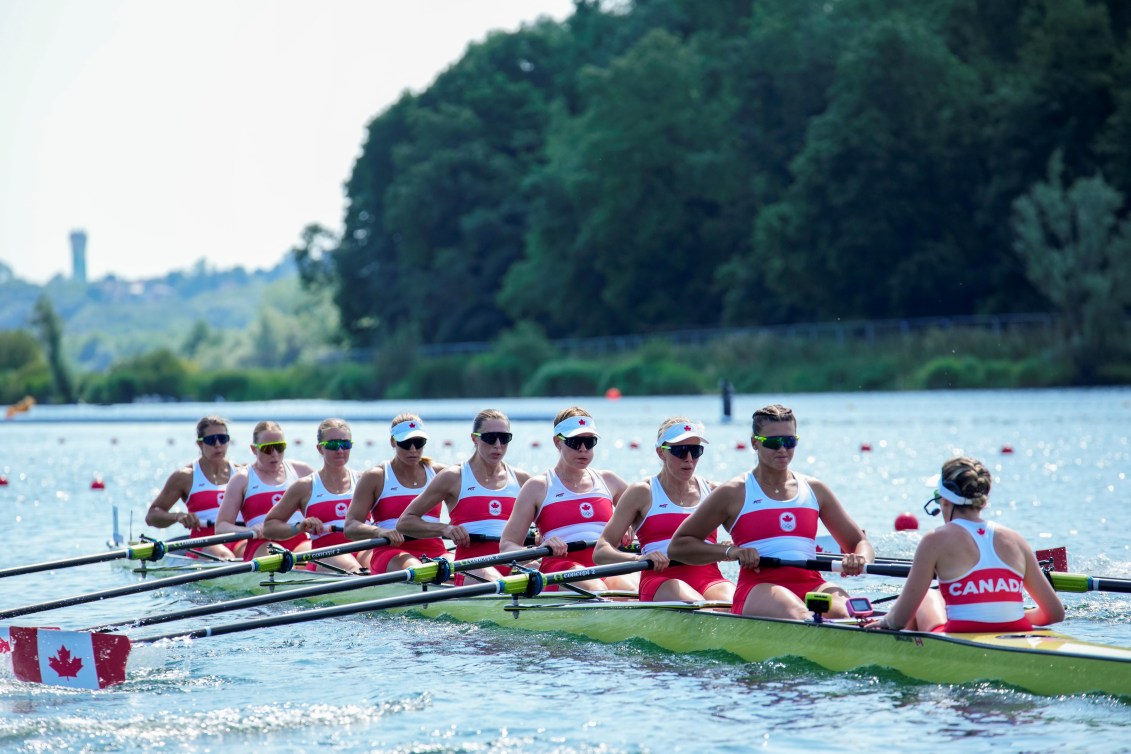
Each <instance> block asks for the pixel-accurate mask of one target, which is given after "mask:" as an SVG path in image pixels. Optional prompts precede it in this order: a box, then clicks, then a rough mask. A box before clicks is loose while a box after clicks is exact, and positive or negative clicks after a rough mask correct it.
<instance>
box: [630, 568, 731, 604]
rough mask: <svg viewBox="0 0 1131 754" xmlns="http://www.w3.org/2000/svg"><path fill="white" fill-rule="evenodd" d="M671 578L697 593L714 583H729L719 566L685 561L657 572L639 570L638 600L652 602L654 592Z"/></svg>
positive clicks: (703, 592)
mask: <svg viewBox="0 0 1131 754" xmlns="http://www.w3.org/2000/svg"><path fill="white" fill-rule="evenodd" d="M673 579H678V580H679V581H682V582H683V583H685V584H687V585H688V586H689V587H691V588H692V589H694V590H695V591H697V592H699V594H706V593H707V590H708V589H710V588H711V587H713V586H714V585H715V584H729V583H730V581H729V580H728V579H727V578H726V577H725V576H723V574H722V571H720V570H719V567H718V566H717V565H716V564H714V563H712V564H710V565H687V564H686V563H681V564H680V565H673V566H668V567H667V568H665V569H664V570H663V571H660V572H659V573H657V572H656V571H653V570H647V571H641V572H640V601H641V602H652V601H653V600H655V599H656V592H657V591H659V589H660V587H661V586H663V585H664V582H665V581H671V580H673Z"/></svg>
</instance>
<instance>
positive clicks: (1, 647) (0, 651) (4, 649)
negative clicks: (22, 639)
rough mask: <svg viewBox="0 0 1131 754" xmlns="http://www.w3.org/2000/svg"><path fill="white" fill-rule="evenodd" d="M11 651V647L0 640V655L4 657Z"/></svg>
mask: <svg viewBox="0 0 1131 754" xmlns="http://www.w3.org/2000/svg"><path fill="white" fill-rule="evenodd" d="M11 651H12V645H11V644H9V643H8V642H6V641H4V640H3V639H0V655H6V654H8V653H9V652H11Z"/></svg>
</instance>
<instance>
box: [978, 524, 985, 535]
mask: <svg viewBox="0 0 1131 754" xmlns="http://www.w3.org/2000/svg"><path fill="white" fill-rule="evenodd" d="M978 536H979V537H984V536H986V527H984V526H983V527H981V528H980V529H978Z"/></svg>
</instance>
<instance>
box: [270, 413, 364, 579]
mask: <svg viewBox="0 0 1131 754" xmlns="http://www.w3.org/2000/svg"><path fill="white" fill-rule="evenodd" d="M351 448H353V440H352V439H351V433H350V425H348V424H346V422H345V421H344V420H342V419H325V420H323V422H322V423H321V424H319V425H318V453H319V455H321V456H322V468H321V469H319V470H318V471H317V472H316V473H313V474H310V475H309V476H304V477H303V478H301V479H299V480H298V481H297V482H295V483H294V484H292V485H291V486H290V487H288V488H287V491H286V492H284V493H283V497H282V498H281V499H280V500H279V502H277V503H275V507H274V508H272V509H271V511H270V512H269V513H268V514H267V518H266V519H264V521H263V536H265V537H266V538H267V539H287V538H288V537H293V536H294V535H296V534H298V533H300V532H305V533H306V534H308V535H310V547H311V549H318V548H320V547H332V546H333V545H340V544H344V543H345V542H346V541H347V540H346V538H345V535H343V534H342V533H341V530H340V529H339V531H336V532H335V531H332V527H334V526H337V527H341V526H342V525H343V524H344V523H345V520H346V510H347V509H348V508H349V504H350V499H351V498H352V497H353V490H354V487H355V486H356V484H357V477H358V474H357V472H356V471H354V470H353V469H350V468H349V467H348V466H347V464H348V463H349V460H350V449H351ZM296 511H298V512H300V513H301V514H302V518H301V519H300V520H299V521H297V522H296V523H290V521H291V517H292V516H293V515H294V514H295V512H296ZM322 565H325V566H327V569H328V570H338V571H348V572H350V573H358V572H359V571H361V569H362V564H361V563H360V562H359V561H358V559H357V558H356V557H354V556H353V554H351V553H343V554H341V555H333V556H330V557H326V558H319V560H318V563H317V564H315V563H313V562H312V563H308V564H307V569H308V570H319V568H320V567H321V566H322Z"/></svg>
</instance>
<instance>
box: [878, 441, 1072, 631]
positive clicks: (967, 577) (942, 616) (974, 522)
mask: <svg viewBox="0 0 1131 754" xmlns="http://www.w3.org/2000/svg"><path fill="white" fill-rule="evenodd" d="M992 481H993V479H992V476H991V475H990V472H989V470H987V469H986V467H985V466H983V465H982V463H981V462H980V461H976V460H974V459H973V458H966V457H959V458H952V459H950V460H949V461H947V462H946V463H944V464H943V467H942V473H941V474H940V475H939V480H938V487H937V489H936V490H935V496H934V497H933V498H931V499H930V500H928V501H927V504H926V505H924V506H923V509H924V510H926V511H927V513H928V514H930V515H932V516H936V515H938V514H939V512H940V511H941V512H942V514H943V519H944V520H945V521H946V523H945V524H944V525H943V526H940V527H939V528H937V529H935V530H934V531H932V532H930V533H928V534H926V535H924V536H923V539H922V541H920V542H919V547H918V549H916V551H915V560H914V561H913V562H912V564H911V572H910V573H909V574H908V576H907V583H906V585H905V586H904V587H903V592H902V593H901V594H900V595H899V599H897V600H896V601H895V602H894V603H893V604H892V606H891V609H890V610H889V611H888V613H887V615H885V616H884V617H883V618H881V619H879V620H875V621H871V622H870V623H869V624H868V627H869V628H899V629H902V628H905V627H907V626H909V625H914V626H915V627H916V628H917V629H918V630H920V631H946V632H948V633H983V632H996V631H1028V630H1030V629H1032V628H1033V626H1047V625H1049V624H1051V623H1057V622H1059V621H1062V620H1064V606H1063V605H1062V604H1061V602H1060V598H1059V597H1057V595H1056V592H1055V591H1054V590H1053V588H1052V585H1051V584H1050V583H1049V581H1048V579H1046V578H1045V575H1044V573H1042V572H1041V567H1040V565H1038V564H1037V556H1036V555H1034V554H1033V549H1032V548H1031V547H1030V546H1029V544H1028V543H1027V542H1026V541H1025V538H1024V537H1022V536H1021V535H1020V534H1018V533H1017V532H1015V531H1013V530H1011V529H1007V528H1005V527H1004V526H999V525H997V524H995V523H994V522H992V521H986V520H985V519H983V518H982V515H981V514H982V509H983V508H985V507H986V505H987V504H988V503H989V494H990V485H991V483H992ZM932 504H933V505H934V506H935V508H934V509H930V506H931V505H932ZM934 578H937V579H938V580H939V590H938V593H937V594H936V593H935V592H932V591H931V590H930V586H931V580H932V579H934ZM1022 584H1024V587H1025V590H1026V591H1028V592H1029V595H1030V596H1031V597H1032V598H1033V600H1034V601H1035V602H1036V603H1037V606H1036V607H1031V608H1028V609H1026V608H1025V602H1024V595H1023V594H1022V591H1021V587H1022ZM940 595H941V596H940ZM913 621H914V622H913Z"/></svg>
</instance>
